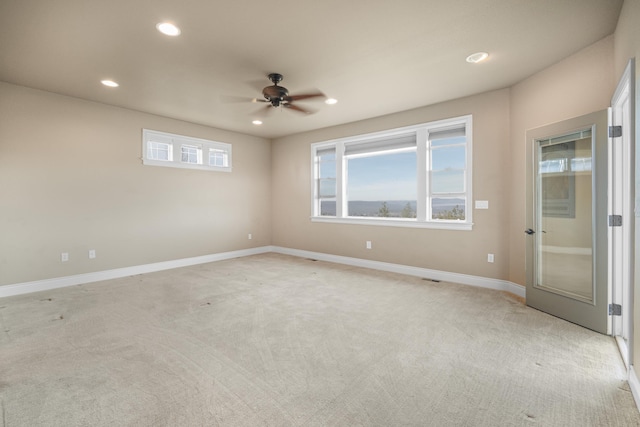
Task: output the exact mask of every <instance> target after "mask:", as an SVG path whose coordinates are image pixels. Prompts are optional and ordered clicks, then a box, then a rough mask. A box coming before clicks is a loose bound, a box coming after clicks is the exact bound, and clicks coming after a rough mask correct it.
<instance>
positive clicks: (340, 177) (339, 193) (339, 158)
mask: <svg viewBox="0 0 640 427" xmlns="http://www.w3.org/2000/svg"><path fill="white" fill-rule="evenodd" d="M346 184H347V183H346V161H345V159H344V142H337V143H336V217H338V218H344V217H345V216H346V215H345V210H346V206H345V205H346V203H345V200H346V198H347V194H346V191H347V190H346V188H347V185H346Z"/></svg>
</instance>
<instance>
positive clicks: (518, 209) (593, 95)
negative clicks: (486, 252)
mask: <svg viewBox="0 0 640 427" xmlns="http://www.w3.org/2000/svg"><path fill="white" fill-rule="evenodd" d="M613 42H614V40H613V36H610V37H607V38H605V39H603V40H601V41H599V42H597V43H594V44H593V45H591V46H589V47H587V48H586V49H583V50H582V51H580V52H578V53H576V54H574V55H572V56H570V57H568V58H566V59H564V60H563V61H561V62H559V63H557V64H555V65H553V66H551V67H549V68H547V69H545V70H542V71H541V72H539V73H537V74H534V75H533V76H531V77H529V78H528V79H526V80H524V81H522V82H520V83H518V84H516V85H514V86H513V87H512V88H511V99H510V106H511V114H510V119H511V122H510V132H511V133H510V158H509V160H510V163H511V165H512V173H511V175H510V177H509V187H508V189H507V191H508V192H509V199H510V201H511V204H510V206H509V210H510V214H511V215H510V218H511V221H510V223H509V232H510V234H509V236H510V238H509V249H508V251H509V253H510V254H511V258H510V262H509V277H508V279H509V280H510V281H512V282H514V283H518V284H520V285H525V282H526V276H525V242H526V240H525V237H526V234H524V230H525V229H526V228H528V227H531V226H532V225H531V224H526V221H525V193H524V188H525V182H526V181H525V179H526V176H525V159H526V152H525V146H526V138H525V135H526V131H527V130H528V129H533V128H537V127H540V126H543V125H547V124H550V123H554V122H559V121H562V120H565V119H569V118H572V117H577V116H581V115H584V114H588V113H592V112H595V111H599V110H603V109H605V108H607V107H608V106H609V104H610V100H611V95H613V90H614V87H615V80H614V77H613V67H612V65H611V64H612V62H613V45H614V43H613Z"/></svg>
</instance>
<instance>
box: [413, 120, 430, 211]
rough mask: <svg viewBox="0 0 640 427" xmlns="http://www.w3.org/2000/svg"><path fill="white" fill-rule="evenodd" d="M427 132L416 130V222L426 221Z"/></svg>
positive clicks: (425, 130) (422, 129)
mask: <svg viewBox="0 0 640 427" xmlns="http://www.w3.org/2000/svg"><path fill="white" fill-rule="evenodd" d="M428 136H429V135H428V132H427V129H426V128H421V129H418V131H417V132H416V142H417V147H416V151H417V152H416V157H417V159H416V161H417V162H418V164H417V170H416V175H417V180H418V182H417V196H416V220H417V221H426V220H427V200H428V197H427V188H428V186H427V175H428V174H427V165H428V158H427V155H428V150H427V138H428Z"/></svg>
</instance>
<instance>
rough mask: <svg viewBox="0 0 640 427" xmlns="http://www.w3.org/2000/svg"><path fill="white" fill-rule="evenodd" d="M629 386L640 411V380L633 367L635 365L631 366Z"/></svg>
mask: <svg viewBox="0 0 640 427" xmlns="http://www.w3.org/2000/svg"><path fill="white" fill-rule="evenodd" d="M629 387H630V388H631V394H632V395H633V400H635V401H636V406H637V407H638V410H639V411H640V381H639V380H638V376H637V375H636V371H635V369H633V365H631V367H630V368H629Z"/></svg>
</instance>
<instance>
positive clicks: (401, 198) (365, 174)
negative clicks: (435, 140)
mask: <svg viewBox="0 0 640 427" xmlns="http://www.w3.org/2000/svg"><path fill="white" fill-rule="evenodd" d="M347 162H348V163H347V198H348V214H349V216H365V217H397V218H400V217H403V215H404V216H405V217H409V218H413V217H415V205H416V198H417V174H416V152H415V150H413V151H409V152H402V153H392V154H384V155H377V156H369V157H357V158H351V159H348V160H347Z"/></svg>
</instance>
